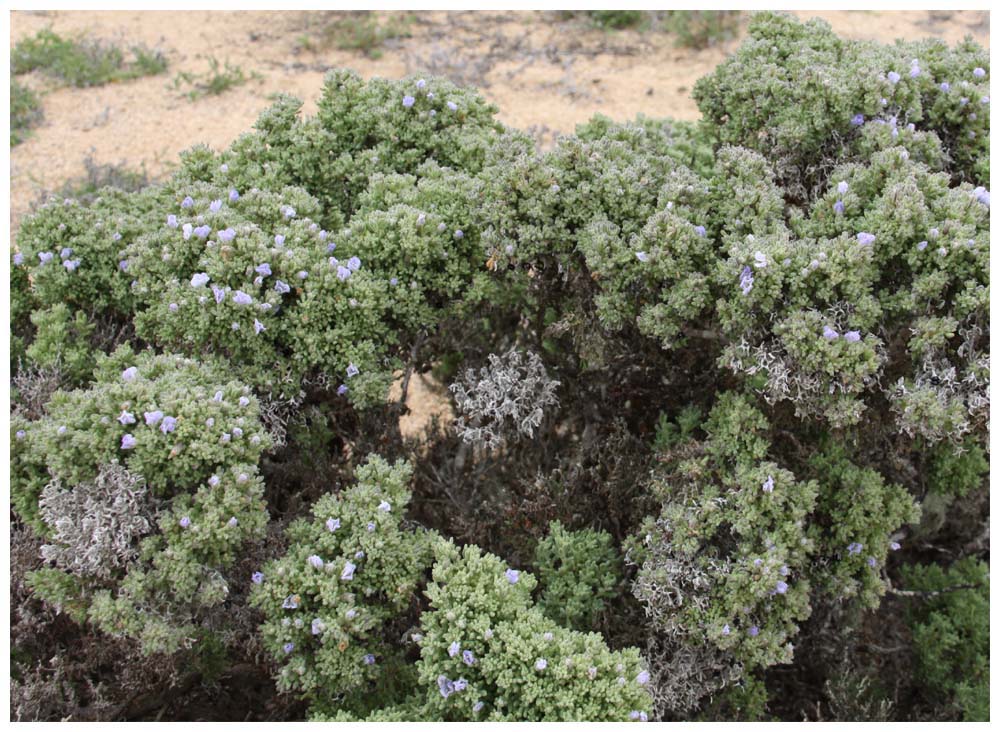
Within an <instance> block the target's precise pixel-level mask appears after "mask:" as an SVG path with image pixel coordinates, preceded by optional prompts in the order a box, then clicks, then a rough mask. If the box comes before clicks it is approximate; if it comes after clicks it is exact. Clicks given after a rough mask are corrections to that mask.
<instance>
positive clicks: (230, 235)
mask: <svg viewBox="0 0 1000 732" xmlns="http://www.w3.org/2000/svg"><path fill="white" fill-rule="evenodd" d="M235 238H236V229H234V228H232V227H231V226H230V227H227V228H225V229H223V230H222V231H220V232H219V241H221V242H222V243H223V244H228V243H229V242H231V241H232V240H233V239H235Z"/></svg>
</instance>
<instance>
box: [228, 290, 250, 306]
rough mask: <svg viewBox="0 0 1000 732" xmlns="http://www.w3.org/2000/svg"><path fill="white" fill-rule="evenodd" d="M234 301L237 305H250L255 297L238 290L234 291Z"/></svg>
mask: <svg viewBox="0 0 1000 732" xmlns="http://www.w3.org/2000/svg"><path fill="white" fill-rule="evenodd" d="M233 302H235V303H236V304H237V305H250V304H252V303H253V298H252V297H250V296H249V295H248V294H246V293H245V292H243V291H242V290H237V291H236V292H234V293H233Z"/></svg>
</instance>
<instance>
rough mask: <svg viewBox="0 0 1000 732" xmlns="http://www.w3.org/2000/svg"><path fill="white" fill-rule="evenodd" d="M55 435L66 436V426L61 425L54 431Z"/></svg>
mask: <svg viewBox="0 0 1000 732" xmlns="http://www.w3.org/2000/svg"><path fill="white" fill-rule="evenodd" d="M56 434H59V435H65V434H66V425H63V426H61V427H60V428H59V429H57V430H56Z"/></svg>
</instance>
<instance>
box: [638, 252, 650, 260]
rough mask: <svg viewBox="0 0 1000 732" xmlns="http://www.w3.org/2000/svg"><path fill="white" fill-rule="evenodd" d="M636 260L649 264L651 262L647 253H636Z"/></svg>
mask: <svg viewBox="0 0 1000 732" xmlns="http://www.w3.org/2000/svg"><path fill="white" fill-rule="evenodd" d="M635 258H636V259H638V260H639V261H640V262H648V261H649V255H648V254H646V252H636V253H635Z"/></svg>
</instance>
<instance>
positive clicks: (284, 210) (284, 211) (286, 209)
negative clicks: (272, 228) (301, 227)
mask: <svg viewBox="0 0 1000 732" xmlns="http://www.w3.org/2000/svg"><path fill="white" fill-rule="evenodd" d="M279 211H281V215H282V216H284V217H285V218H286V219H292V218H295V209H294V208H292V207H291V206H282V207H281V208H280V209H279Z"/></svg>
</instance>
